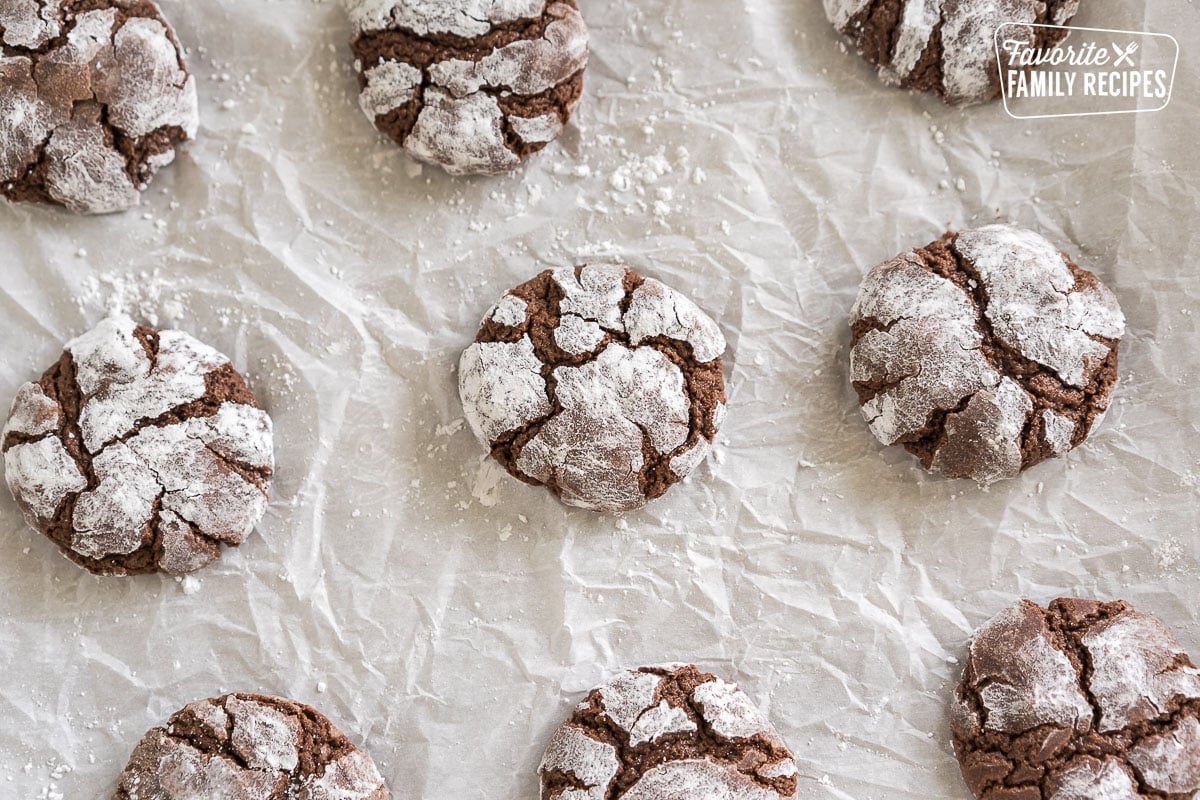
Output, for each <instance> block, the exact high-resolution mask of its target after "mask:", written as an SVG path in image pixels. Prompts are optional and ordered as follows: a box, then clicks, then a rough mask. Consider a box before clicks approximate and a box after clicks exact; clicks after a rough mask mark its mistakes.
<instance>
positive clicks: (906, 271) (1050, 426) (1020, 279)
mask: <svg viewBox="0 0 1200 800" xmlns="http://www.w3.org/2000/svg"><path fill="white" fill-rule="evenodd" d="M850 324H851V337H852V338H851V357H850V361H851V365H850V371H851V381H852V383H853V385H854V389H855V391H856V393H857V394H858V397H859V402H860V403H861V404H862V407H863V415H864V417H865V418H866V419H867V422H868V424H869V425H870V427H871V430H872V432H873V433H874V434H875V435H876V437H877V438H878V439H879V440H880V441H881V442H883V443H884V444H902V445H903V446H904V447H905V448H906V449H907V450H909V451H910V452H912V453H913V454H914V455H916V456H917V457H918V458H919V459H920V460H921V463H922V465H923V466H925V467H926V469H931V470H933V471H935V472H940V473H942V474H945V475H947V476H949V477H956V478H970V479H973V480H976V481H978V482H980V483H985V484H986V483H991V482H994V481H996V480H1001V479H1004V478H1010V477H1013V476H1015V475H1016V474H1017V473H1019V472H1020V471H1022V470H1025V469H1028V468H1029V467H1032V466H1034V465H1035V464H1038V463H1040V462H1042V461H1044V460H1046V459H1048V458H1052V457H1055V456H1059V455H1063V454H1064V453H1066V452H1067V451H1069V450H1071V449H1072V448H1074V447H1076V446H1078V445H1079V444H1081V443H1082V442H1083V441H1084V440H1085V439H1086V438H1087V436H1088V434H1089V433H1090V432H1091V431H1092V430H1093V429H1094V427H1095V426H1096V425H1097V424H1098V422H1099V420H1100V418H1101V417H1102V416H1103V414H1104V412H1105V411H1106V410H1107V408H1108V404H1109V400H1110V397H1111V394H1112V391H1113V388H1114V386H1115V384H1116V381H1117V350H1118V345H1119V340H1120V337H1121V336H1122V335H1123V333H1124V317H1123V316H1122V314H1121V311H1120V308H1119V306H1118V304H1117V301H1116V299H1115V297H1114V296H1113V295H1112V293H1111V292H1110V291H1109V290H1108V289H1107V288H1106V287H1105V286H1104V285H1103V284H1102V283H1101V282H1100V280H1099V279H1098V278H1097V277H1096V276H1095V275H1093V274H1092V273H1090V272H1087V271H1086V270H1083V269H1080V268H1079V267H1078V266H1076V265H1075V264H1074V262H1072V261H1071V260H1070V258H1068V257H1067V256H1066V255H1065V254H1063V253H1060V252H1058V251H1056V250H1055V249H1054V248H1053V246H1052V245H1050V243H1049V242H1047V241H1046V240H1045V239H1044V238H1043V237H1041V236H1039V235H1037V234H1035V233H1032V232H1030V231H1024V230H1021V229H1017V228H1013V227H1010V226H1006V225H989V226H985V227H983V228H979V229H975V230H967V231H963V232H961V233H959V234H947V235H946V236H945V237H943V238H942V239H941V240H939V241H936V242H932V243H930V244H929V245H927V246H925V247H923V248H919V249H916V250H912V251H909V252H907V253H904V254H902V255H900V256H897V257H896V258H894V259H892V260H890V261H887V262H885V263H883V264H880V265H879V266H877V267H875V268H874V269H872V270H871V271H870V272H869V273H868V275H867V276H866V278H865V279H864V281H863V285H862V288H861V289H860V292H859V297H858V300H857V301H856V303H855V306H854V309H853V310H852V312H851V319H850Z"/></svg>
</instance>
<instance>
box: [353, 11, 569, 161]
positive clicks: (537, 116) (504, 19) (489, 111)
mask: <svg viewBox="0 0 1200 800" xmlns="http://www.w3.org/2000/svg"><path fill="white" fill-rule="evenodd" d="M346 6H347V9H348V11H349V13H350V17H351V20H352V22H353V23H354V25H355V29H356V36H355V38H354V40H353V42H352V47H353V50H354V54H355V57H356V68H357V69H358V71H359V84H360V86H361V89H362V94H361V96H360V105H361V106H362V109H363V112H364V113H365V114H366V115H367V117H368V118H369V119H370V120H371V121H372V122H373V123H374V124H375V125H376V127H378V128H379V129H380V130H381V131H382V132H383V133H385V134H387V135H388V136H389V137H390V138H391V139H392V140H393V141H395V142H396V143H397V144H399V145H400V146H401V147H403V148H404V150H405V151H406V152H407V153H408V154H409V155H410V156H412V157H413V158H416V159H417V160H419V161H423V162H426V163H430V164H435V165H437V166H440V167H442V168H444V169H445V170H446V171H448V172H450V173H451V174H456V175H467V174H492V175H494V174H500V173H503V172H508V171H511V170H512V169H514V168H515V167H516V166H517V165H519V164H520V163H521V162H522V161H524V160H525V158H526V157H528V156H529V155H530V154H532V153H534V152H536V151H538V150H540V149H542V148H543V147H545V146H546V145H547V144H548V143H549V142H551V141H553V140H555V139H557V138H558V136H559V135H560V134H561V133H562V130H563V127H564V126H565V125H566V124H567V122H568V121H569V119H570V116H571V112H572V110H573V109H574V107H575V105H576V104H577V103H578V101H579V98H580V95H581V93H582V89H583V72H584V68H585V67H586V65H587V55H588V47H587V43H588V35H587V26H586V25H585V24H584V22H583V18H582V17H581V16H580V14H579V10H578V8H577V6H576V3H575V0H551V2H549V3H547V2H545V1H544V0H507V1H506V2H492V3H486V4H481V3H479V2H477V0H424V2H417V3H397V2H394V1H389V0H348V2H347V3H346ZM476 6H478V7H477V8H476Z"/></svg>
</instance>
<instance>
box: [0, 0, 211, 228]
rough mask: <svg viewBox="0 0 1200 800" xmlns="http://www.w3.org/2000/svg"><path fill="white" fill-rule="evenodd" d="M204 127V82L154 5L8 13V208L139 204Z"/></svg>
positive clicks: (0, 170)
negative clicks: (20, 204) (15, 204)
mask: <svg viewBox="0 0 1200 800" xmlns="http://www.w3.org/2000/svg"><path fill="white" fill-rule="evenodd" d="M197 120H198V107H197V100H196V86H195V80H194V79H193V78H192V76H191V75H190V74H188V72H187V69H186V66H185V65H184V63H183V54H182V48H181V47H180V45H179V42H178V40H177V39H176V38H175V33H174V31H173V30H172V29H171V27H170V26H169V24H168V23H167V22H166V20H165V19H164V18H163V17H162V14H161V13H160V11H159V9H158V7H157V6H156V5H155V4H154V3H153V2H150V0H23V1H22V2H16V0H14V1H13V2H8V3H6V4H4V8H3V9H0V189H2V190H3V192H4V194H5V196H6V197H8V198H9V199H10V200H14V201H31V202H48V203H54V204H58V205H61V206H64V207H66V208H68V209H70V210H71V211H74V212H77V213H81V214H101V213H109V212H113V211H121V210H124V209H127V208H130V207H132V206H134V205H137V204H138V202H139V198H140V193H141V191H142V190H143V189H145V188H146V186H147V184H148V183H149V181H150V179H151V178H152V177H153V175H154V174H155V173H156V172H157V171H158V170H159V169H160V168H161V167H163V166H166V165H167V164H169V163H170V162H171V161H172V160H174V157H175V148H176V147H177V146H178V145H179V144H180V143H182V142H184V141H186V140H188V139H191V138H192V137H193V136H194V135H195V133H196V127H197V124H198V122H197Z"/></svg>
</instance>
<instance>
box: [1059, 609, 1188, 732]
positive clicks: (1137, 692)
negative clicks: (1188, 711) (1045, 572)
mask: <svg viewBox="0 0 1200 800" xmlns="http://www.w3.org/2000/svg"><path fill="white" fill-rule="evenodd" d="M1083 646H1084V647H1085V648H1086V649H1087V651H1088V653H1089V654H1090V655H1091V660H1092V675H1091V681H1090V687H1091V691H1092V695H1093V696H1094V697H1095V698H1096V703H1097V705H1099V707H1100V712H1101V713H1100V730H1101V731H1102V732H1111V731H1119V730H1121V729H1123V728H1126V727H1128V726H1129V725H1131V724H1134V723H1138V722H1143V721H1145V720H1151V719H1155V718H1157V717H1158V716H1159V715H1160V714H1161V713H1162V710H1163V709H1165V708H1166V707H1167V706H1168V704H1169V703H1170V702H1171V700H1172V699H1174V698H1179V697H1183V698H1189V699H1200V671H1198V670H1197V669H1195V668H1194V667H1184V666H1180V665H1178V663H1177V659H1178V657H1179V656H1181V655H1182V654H1183V649H1182V648H1181V647H1180V646H1179V642H1178V641H1176V639H1175V637H1174V636H1173V635H1172V634H1171V632H1170V631H1169V630H1168V629H1167V627H1166V626H1165V625H1163V624H1162V622H1160V621H1159V620H1157V619H1155V618H1154V617H1151V616H1150V615H1148V614H1143V613H1141V612H1139V611H1133V610H1129V611H1125V612H1123V613H1121V614H1120V615H1119V616H1117V617H1114V618H1113V619H1109V620H1105V621H1104V622H1102V623H1100V624H1097V625H1095V626H1093V627H1091V628H1089V629H1088V631H1087V633H1086V634H1084V636H1083Z"/></svg>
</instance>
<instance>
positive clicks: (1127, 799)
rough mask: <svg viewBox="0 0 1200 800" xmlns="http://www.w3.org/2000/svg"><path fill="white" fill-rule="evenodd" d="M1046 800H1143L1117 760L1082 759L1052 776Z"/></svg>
mask: <svg viewBox="0 0 1200 800" xmlns="http://www.w3.org/2000/svg"><path fill="white" fill-rule="evenodd" d="M1049 785H1050V787H1051V792H1050V795H1049V797H1047V798H1046V800H1142V795H1141V794H1140V793H1139V792H1138V790H1137V787H1136V786H1135V785H1134V783H1133V780H1132V779H1131V778H1130V777H1129V773H1127V772H1125V770H1123V769H1121V767H1120V765H1119V764H1117V763H1116V762H1115V761H1098V760H1096V759H1095V758H1091V757H1084V758H1079V759H1076V760H1074V761H1072V762H1071V763H1070V765H1069V766H1068V767H1067V768H1066V769H1064V770H1063V771H1062V772H1060V773H1058V774H1057V775H1054V776H1052V777H1051V779H1050V781H1049Z"/></svg>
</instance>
